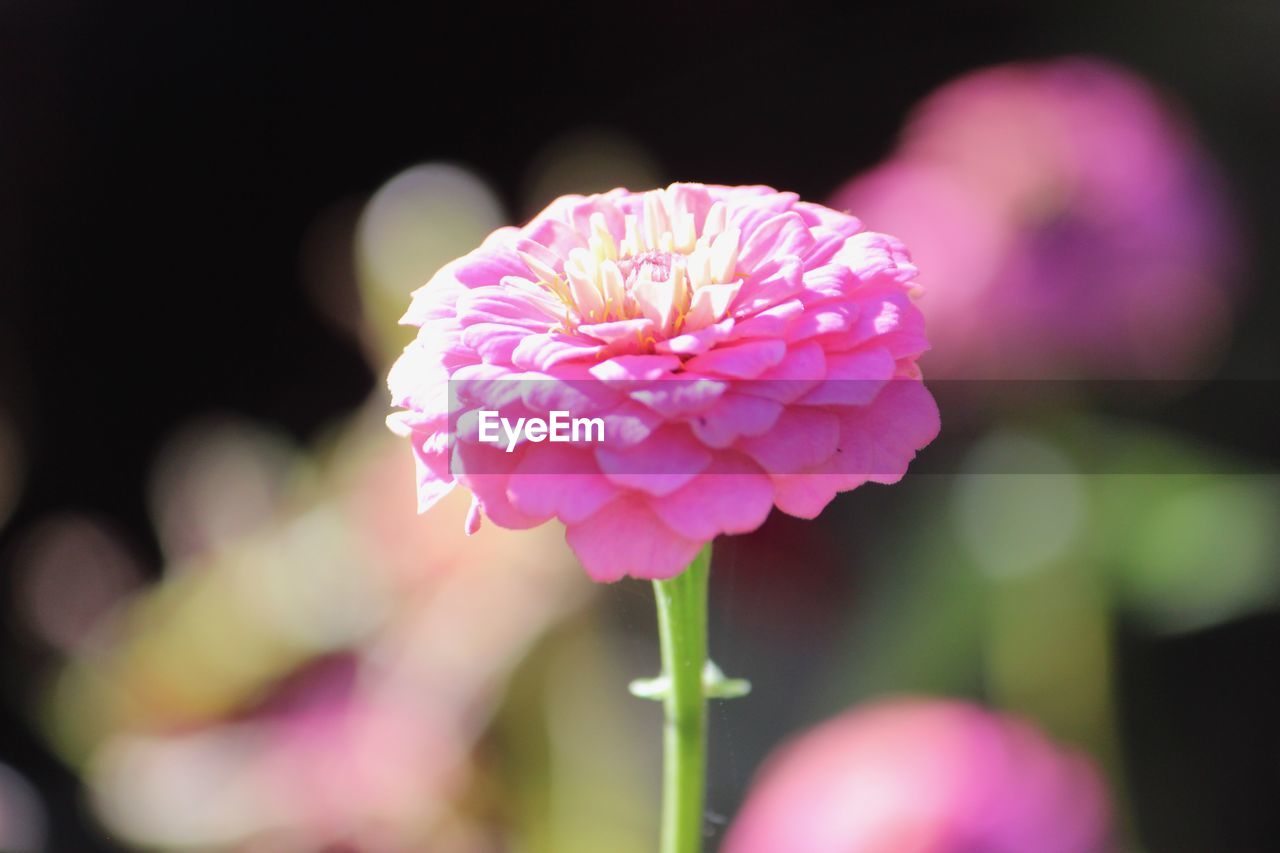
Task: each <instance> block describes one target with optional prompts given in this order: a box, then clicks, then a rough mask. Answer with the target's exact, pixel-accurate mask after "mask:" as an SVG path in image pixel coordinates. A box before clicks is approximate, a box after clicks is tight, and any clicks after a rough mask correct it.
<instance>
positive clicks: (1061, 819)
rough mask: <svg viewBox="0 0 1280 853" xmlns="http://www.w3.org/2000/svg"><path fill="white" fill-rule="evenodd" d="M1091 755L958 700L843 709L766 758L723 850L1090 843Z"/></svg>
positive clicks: (804, 852) (1096, 837)
mask: <svg viewBox="0 0 1280 853" xmlns="http://www.w3.org/2000/svg"><path fill="white" fill-rule="evenodd" d="M1108 818H1109V810H1108V806H1107V797H1106V792H1105V789H1104V787H1103V783H1102V781H1101V779H1100V777H1099V775H1098V773H1097V771H1096V770H1095V769H1094V767H1093V765H1092V764H1091V763H1090V762H1088V761H1087V760H1086V759H1084V758H1083V757H1081V756H1079V755H1075V754H1072V753H1068V752H1064V751H1062V750H1060V749H1059V748H1057V747H1056V746H1054V745H1053V744H1051V743H1050V742H1049V741H1048V740H1046V739H1045V738H1044V736H1043V735H1041V734H1040V733H1039V732H1038V731H1036V730H1035V729H1034V728H1032V727H1031V726H1030V725H1028V724H1026V723H1023V722H1020V721H1018V720H1016V719H1012V718H1010V717H1007V716H1003V715H999V714H994V713H991V712H988V711H985V710H983V709H982V708H979V707H977V706H975V705H970V704H967V703H964V702H958V701H936V700H924V699H899V700H892V701H886V702H881V703H878V704H875V705H872V706H869V707H866V708H863V709H860V710H855V711H852V712H849V713H846V714H844V715H842V716H840V717H837V718H835V719H833V720H830V721H828V722H826V723H823V724H821V725H819V726H818V727H817V728H814V729H812V730H810V731H809V732H807V733H805V734H803V735H800V736H799V737H798V738H796V739H795V740H793V741H792V742H791V743H789V744H787V745H785V746H784V747H783V748H782V749H781V750H779V752H777V753H776V754H775V755H774V756H773V757H772V758H771V759H770V760H769V761H768V762H767V763H766V764H765V766H764V767H763V769H762V770H761V772H760V775H759V777H758V778H757V780H756V783H755V786H754V788H753V789H752V791H751V792H750V794H749V795H748V797H747V800H746V803H745V804H744V805H743V807H742V811H741V812H740V813H739V815H738V818H737V820H736V821H735V822H734V824H733V826H732V827H731V828H730V830H729V834H728V837H727V838H726V840H725V844H724V848H723V849H724V851H725V853H776V851H779V850H788V851H794V853H907V851H910V853H963V852H964V851H974V850H981V851H984V853H1024V851H1029V850H1034V851H1037V853H1098V851H1101V850H1105V849H1107V832H1108Z"/></svg>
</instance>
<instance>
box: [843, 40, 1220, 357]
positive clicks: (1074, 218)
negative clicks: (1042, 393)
mask: <svg viewBox="0 0 1280 853" xmlns="http://www.w3.org/2000/svg"><path fill="white" fill-rule="evenodd" d="M834 204H835V205H836V206H838V207H847V208H849V209H853V210H857V211H858V213H859V215H860V216H862V217H864V219H865V220H866V221H867V223H868V224H869V225H871V226H872V227H875V228H886V229H890V230H892V231H893V232H894V233H895V234H898V235H899V236H901V237H902V238H903V239H904V240H906V241H908V243H909V244H910V246H911V248H912V251H913V253H914V254H915V256H916V258H917V259H918V260H919V261H920V263H921V264H922V265H925V266H926V267H927V268H936V269H943V270H946V277H945V280H944V281H942V282H940V283H939V284H938V286H937V287H934V288H931V289H930V291H929V295H928V299H927V300H926V301H925V302H924V303H923V307H924V310H925V313H926V314H927V315H928V317H929V328H930V333H931V337H932V338H933V343H934V345H935V348H934V355H933V356H932V359H934V360H935V361H936V362H937V368H936V374H937V375H938V376H946V377H949V378H951V377H956V378H966V379H975V378H1023V379H1029V378H1067V377H1074V376H1084V377H1089V378H1130V377H1139V378H1186V377H1187V376H1188V374H1189V373H1190V372H1191V371H1193V370H1194V369H1195V368H1196V366H1197V365H1199V364H1201V363H1203V361H1204V359H1205V357H1206V355H1207V354H1208V353H1209V351H1210V350H1211V349H1212V347H1213V345H1214V344H1216V343H1218V342H1219V340H1220V338H1221V336H1222V334H1223V332H1224V330H1225V320H1226V313H1227V308H1228V306H1229V303H1230V296H1231V293H1230V291H1231V288H1230V287H1229V285H1230V283H1231V279H1232V277H1233V267H1234V262H1235V256H1236V254H1237V252H1236V248H1237V247H1236V237H1235V234H1234V230H1233V227H1232V224H1233V223H1232V219H1233V217H1232V216H1230V215H1229V211H1228V210H1227V203H1226V199H1225V196H1224V193H1223V190H1222V187H1221V185H1220V182H1219V181H1218V180H1217V175H1216V173H1215V169H1214V166H1213V164H1212V162H1211V161H1210V160H1209V158H1208V157H1207V156H1206V154H1205V152H1204V151H1202V150H1201V148H1200V146H1199V145H1198V144H1197V142H1196V140H1195V139H1194V138H1193V136H1192V135H1191V134H1190V133H1189V131H1188V129H1187V128H1186V127H1185V126H1184V125H1183V123H1182V122H1181V121H1180V120H1179V117H1178V116H1177V115H1176V114H1174V113H1173V112H1172V111H1171V110H1169V109H1168V108H1167V107H1166V106H1165V104H1164V103H1162V101H1161V99H1160V98H1159V97H1158V96H1157V94H1156V93H1155V92H1154V91H1152V89H1151V87H1150V86H1148V85H1147V84H1146V83H1145V82H1143V81H1142V80H1141V79H1139V78H1137V77H1136V76H1134V75H1133V74H1131V73H1129V72H1127V71H1125V70H1123V69H1121V68H1118V67H1116V66H1113V65H1111V64H1109V63H1105V62H1101V61H1097V60H1091V59H1082V58H1068V59H1061V60H1054V61H1050V62H1043V63H1026V64H1012V65H1002V66H996V67H993V68H986V69H982V70H979V71H976V72H973V73H970V74H966V75H964V76H963V77H960V78H959V79H957V80H954V81H952V82H950V83H948V84H947V85H945V86H943V87H942V88H941V89H939V90H938V91H937V92H935V93H933V94H932V95H930V96H929V97H928V98H926V99H925V100H924V102H923V103H922V104H921V105H920V106H919V108H918V109H917V110H916V111H915V114H914V115H913V117H912V119H911V120H910V121H909V122H908V124H907V127H906V129H905V131H904V133H903V136H902V140H901V143H900V145H899V147H898V150H897V151H896V152H895V153H894V155H893V157H891V158H890V159H889V160H888V161H886V162H885V163H884V164H882V165H881V166H879V167H877V168H875V169H873V170H871V171H869V172H867V173H864V174H862V175H860V176H858V177H856V178H854V179H853V180H852V181H850V182H849V183H848V184H847V185H845V186H844V187H843V188H841V189H840V190H839V191H838V192H837V193H836V195H835V199H834ZM926 366H928V363H927V362H926ZM930 369H931V370H934V368H932V367H931V368H930Z"/></svg>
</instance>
